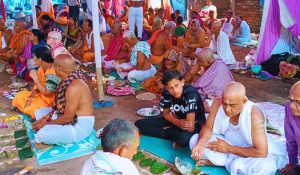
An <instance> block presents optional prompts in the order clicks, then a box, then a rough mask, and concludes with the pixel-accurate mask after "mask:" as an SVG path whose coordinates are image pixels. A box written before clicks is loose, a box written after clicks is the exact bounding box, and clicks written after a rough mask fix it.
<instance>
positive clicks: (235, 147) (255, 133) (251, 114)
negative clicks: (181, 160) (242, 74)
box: [190, 82, 278, 175]
mask: <svg viewBox="0 0 300 175" xmlns="http://www.w3.org/2000/svg"><path fill="white" fill-rule="evenodd" d="M270 144H271V142H270V143H268V141H267V132H266V128H265V118H264V115H263V113H262V111H261V110H260V108H259V107H258V106H257V105H256V104H255V103H253V102H251V101H250V100H248V98H247V97H246V89H245V87H244V86H243V85H242V84H241V83H237V82H230V83H228V84H227V85H226V87H225V88H224V92H223V96H222V98H217V99H215V100H214V102H213V105H212V107H211V112H210V113H209V115H208V118H207V121H206V123H205V125H204V127H203V128H202V130H201V131H200V134H199V135H198V134H196V135H194V136H193V137H192V138H191V140H190V148H191V149H192V155H191V156H192V158H193V159H194V160H195V161H196V165H217V166H225V167H226V169H227V170H228V171H229V172H230V174H235V175H236V174H245V175H252V174H259V175H273V174H275V173H276V170H277V166H276V162H275V158H274V155H275V154H274V155H273V152H272V151H271V149H268V148H270V147H271V145H270ZM272 146H276V145H272ZM276 151H277V150H276ZM277 152H278V151H277Z"/></svg>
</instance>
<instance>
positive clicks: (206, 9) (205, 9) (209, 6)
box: [201, 0, 217, 18]
mask: <svg viewBox="0 0 300 175" xmlns="http://www.w3.org/2000/svg"><path fill="white" fill-rule="evenodd" d="M211 10H212V11H214V17H215V18H217V7H216V6H214V5H213V4H212V0H206V6H204V7H202V9H201V13H203V14H205V15H207V14H208V13H209V11H211Z"/></svg>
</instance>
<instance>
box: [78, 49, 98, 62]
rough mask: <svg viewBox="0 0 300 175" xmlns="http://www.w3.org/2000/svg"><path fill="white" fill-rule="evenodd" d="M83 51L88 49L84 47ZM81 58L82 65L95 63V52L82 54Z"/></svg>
mask: <svg viewBox="0 0 300 175" xmlns="http://www.w3.org/2000/svg"><path fill="white" fill-rule="evenodd" d="M83 50H84V51H85V50H88V47H87V46H86V45H84V47H83ZM81 56H82V62H83V63H86V62H92V61H95V52H86V53H84V54H82V55H81Z"/></svg>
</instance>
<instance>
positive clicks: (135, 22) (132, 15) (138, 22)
mask: <svg viewBox="0 0 300 175" xmlns="http://www.w3.org/2000/svg"><path fill="white" fill-rule="evenodd" d="M143 21H144V15H143V7H130V8H129V12H128V23H129V30H130V32H131V33H134V31H135V26H137V31H138V37H140V38H142V33H143Z"/></svg>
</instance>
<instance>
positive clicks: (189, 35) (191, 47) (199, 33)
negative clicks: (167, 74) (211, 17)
mask: <svg viewBox="0 0 300 175" xmlns="http://www.w3.org/2000/svg"><path fill="white" fill-rule="evenodd" d="M177 43H178V47H179V48H180V47H182V46H183V48H181V49H182V52H183V56H186V57H189V58H192V59H194V58H195V51H196V49H197V48H203V47H205V31H204V30H203V29H202V28H201V26H200V23H199V21H198V20H197V19H193V20H191V24H190V28H189V29H188V30H187V32H186V34H185V37H184V42H183V41H180V39H179V38H178V42H177ZM181 43H183V44H181Z"/></svg>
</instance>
